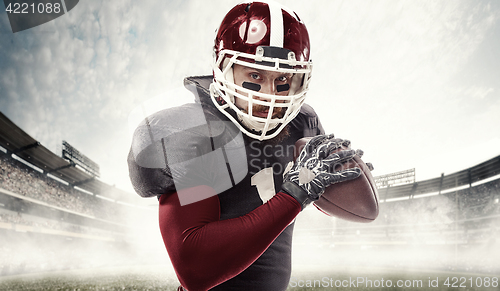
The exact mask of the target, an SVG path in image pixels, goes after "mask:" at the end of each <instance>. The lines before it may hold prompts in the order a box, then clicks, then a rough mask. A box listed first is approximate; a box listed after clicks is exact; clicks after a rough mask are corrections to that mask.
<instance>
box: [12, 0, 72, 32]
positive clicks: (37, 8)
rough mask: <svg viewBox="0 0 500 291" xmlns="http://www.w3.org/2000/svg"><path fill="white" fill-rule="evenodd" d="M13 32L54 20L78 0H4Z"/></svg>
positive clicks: (66, 11)
mask: <svg viewBox="0 0 500 291" xmlns="http://www.w3.org/2000/svg"><path fill="white" fill-rule="evenodd" d="M3 2H4V4H5V12H7V15H8V17H9V22H10V27H11V29H12V32H13V33H16V32H19V31H23V30H26V29H30V28H33V27H35V26H38V25H41V24H44V23H47V22H49V21H51V20H54V19H56V18H58V17H60V16H62V15H64V14H65V13H68V12H69V11H70V10H71V9H73V8H74V7H75V6H76V4H78V2H79V0H4V1H3Z"/></svg>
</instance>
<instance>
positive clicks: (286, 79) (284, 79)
mask: <svg viewBox="0 0 500 291" xmlns="http://www.w3.org/2000/svg"><path fill="white" fill-rule="evenodd" d="M276 80H278V81H279V82H286V81H288V77H287V76H279V77H278V78H277V79H276Z"/></svg>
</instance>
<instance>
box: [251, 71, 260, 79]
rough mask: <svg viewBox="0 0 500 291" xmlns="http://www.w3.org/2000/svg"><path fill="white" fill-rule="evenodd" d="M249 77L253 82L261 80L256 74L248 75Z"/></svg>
mask: <svg viewBox="0 0 500 291" xmlns="http://www.w3.org/2000/svg"><path fill="white" fill-rule="evenodd" d="M249 76H250V78H251V79H253V80H260V79H261V77H260V75H259V74H258V73H250V74H249Z"/></svg>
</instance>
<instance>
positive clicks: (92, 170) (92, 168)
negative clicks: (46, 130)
mask: <svg viewBox="0 0 500 291" xmlns="http://www.w3.org/2000/svg"><path fill="white" fill-rule="evenodd" d="M62 158H63V159H66V160H68V161H69V162H70V163H74V164H76V165H78V166H80V167H81V168H82V169H83V170H85V171H86V172H87V173H89V174H90V175H92V176H93V177H99V175H100V173H99V165H98V164H97V163H96V162H94V161H92V160H91V159H89V158H87V157H86V156H85V155H84V154H82V153H80V152H79V151H78V150H77V149H75V148H74V147H73V146H71V145H70V144H69V143H68V142H66V141H64V140H63V142H62Z"/></svg>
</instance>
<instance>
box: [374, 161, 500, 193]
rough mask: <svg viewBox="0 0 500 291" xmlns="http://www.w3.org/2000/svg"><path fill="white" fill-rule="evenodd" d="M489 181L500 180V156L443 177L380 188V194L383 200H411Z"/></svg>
mask: <svg viewBox="0 0 500 291" xmlns="http://www.w3.org/2000/svg"><path fill="white" fill-rule="evenodd" d="M489 179H500V156H496V157H494V158H492V159H489V160H487V161H485V162H482V163H480V164H478V165H475V166H473V167H470V168H468V169H465V170H461V171H458V172H455V173H452V174H449V175H444V174H442V175H441V177H437V178H432V179H428V180H424V181H416V182H415V183H410V184H405V185H400V186H394V187H386V188H380V189H378V192H379V195H380V196H381V197H380V198H381V199H382V200H387V199H393V198H402V197H408V198H411V197H414V196H418V195H422V194H428V193H438V194H442V193H443V192H449V191H454V190H455V189H458V188H464V187H465V188H467V187H472V186H474V185H473V184H475V183H481V182H485V181H487V180H489Z"/></svg>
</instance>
